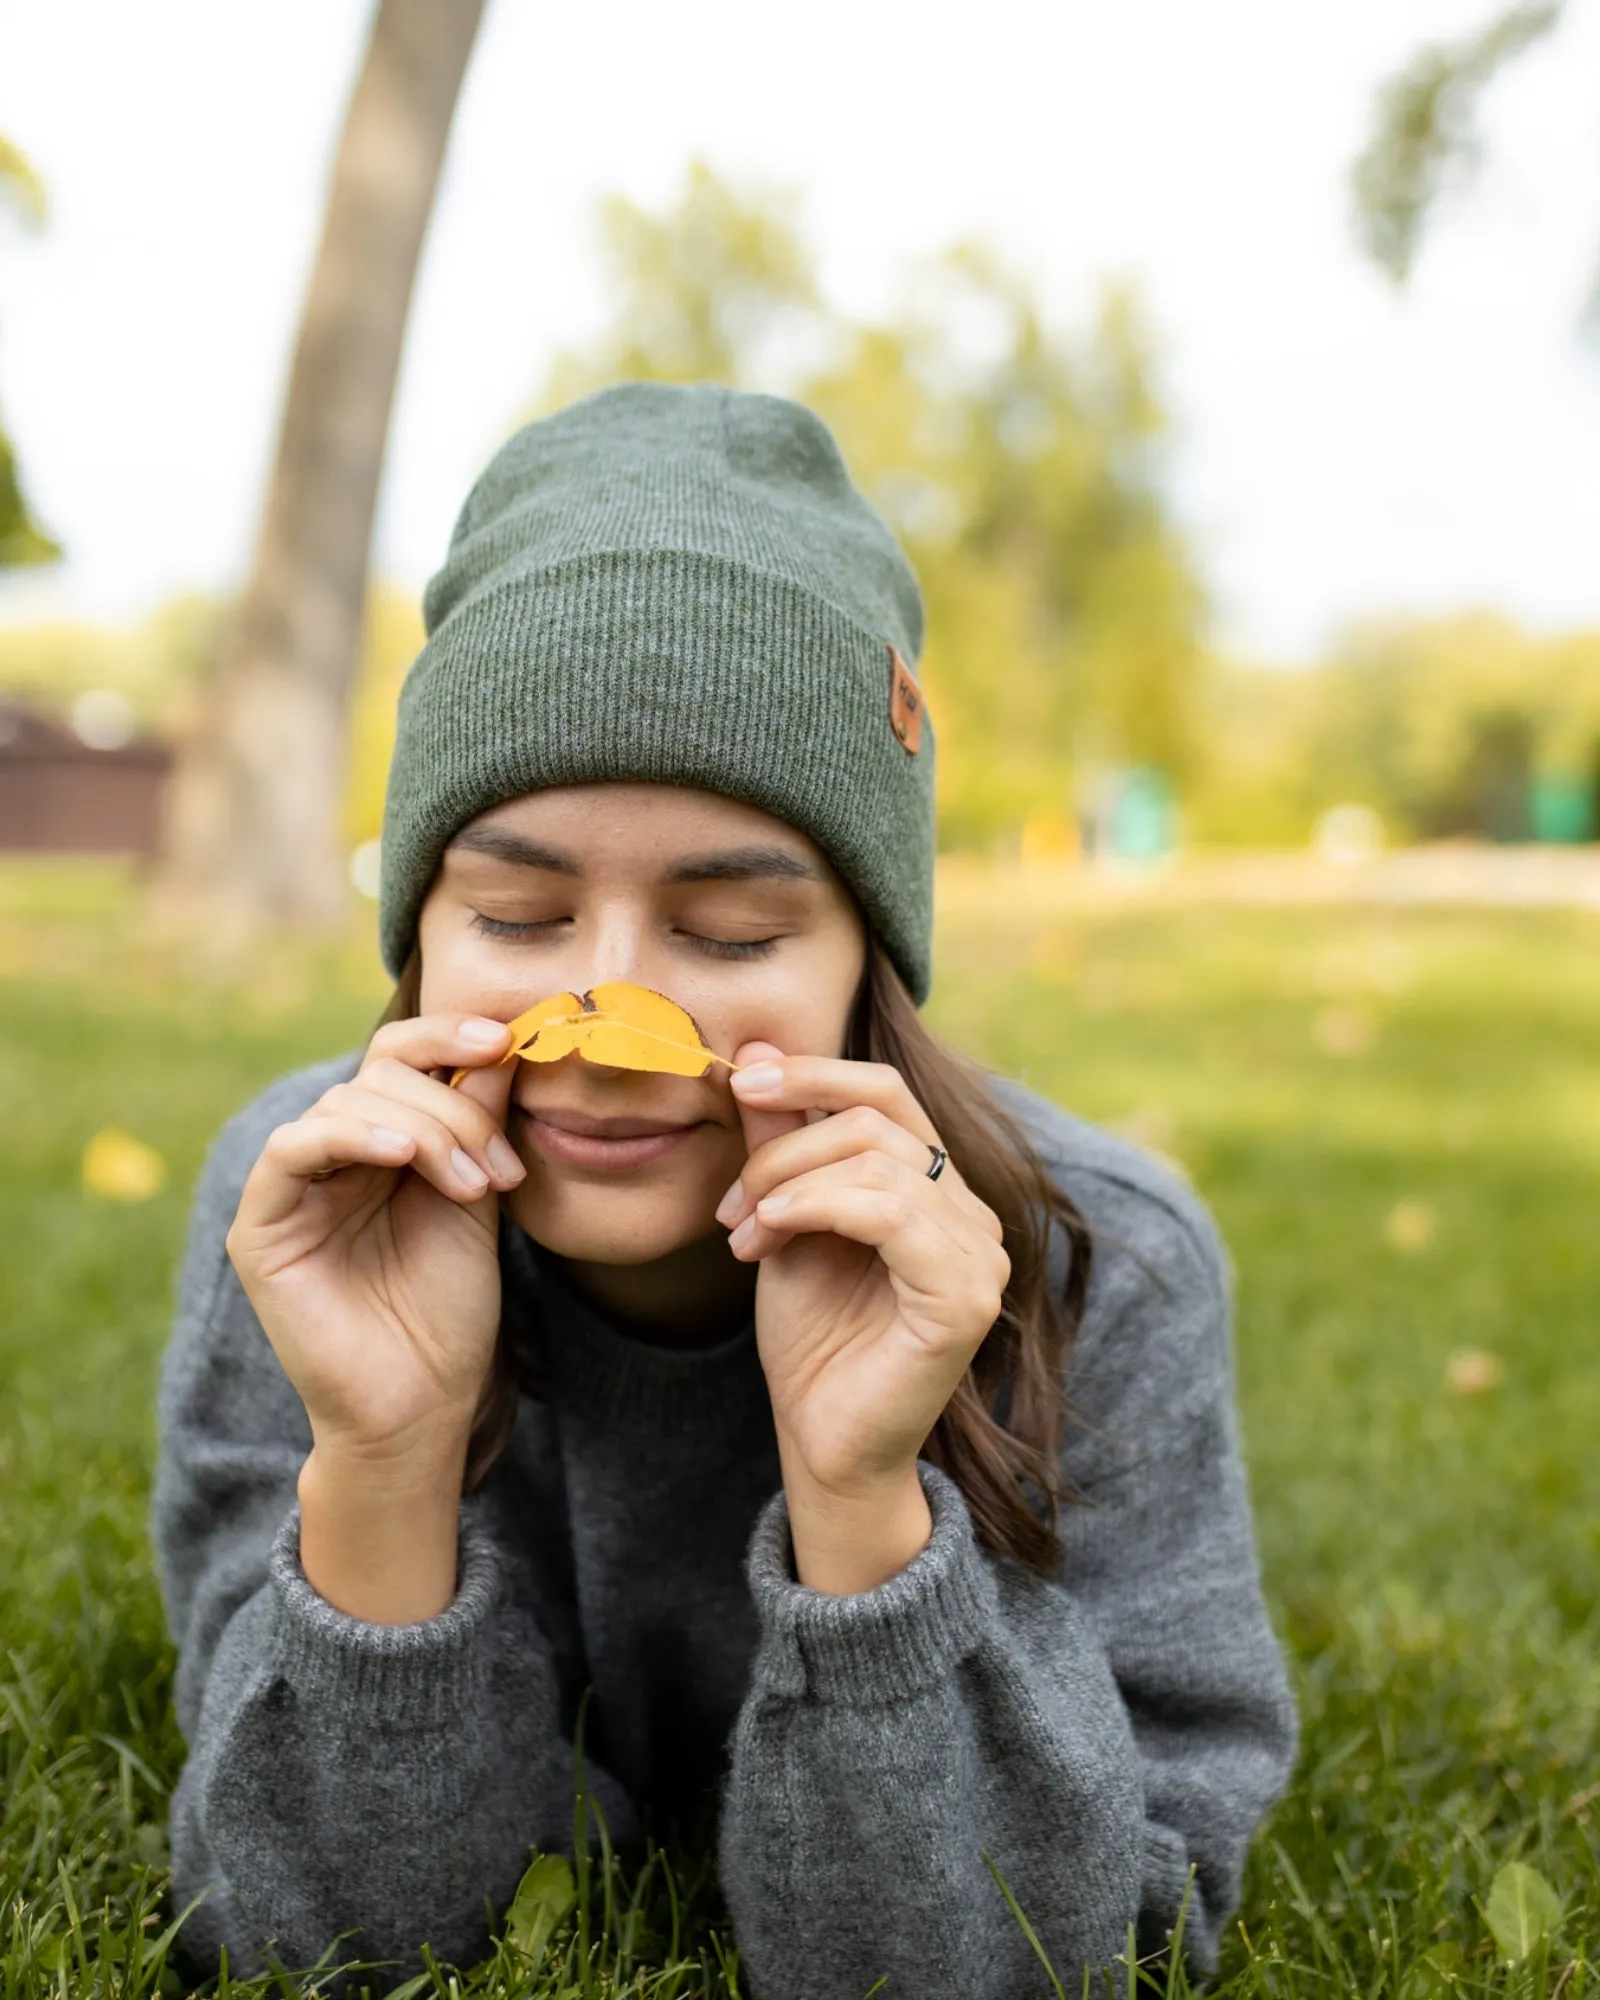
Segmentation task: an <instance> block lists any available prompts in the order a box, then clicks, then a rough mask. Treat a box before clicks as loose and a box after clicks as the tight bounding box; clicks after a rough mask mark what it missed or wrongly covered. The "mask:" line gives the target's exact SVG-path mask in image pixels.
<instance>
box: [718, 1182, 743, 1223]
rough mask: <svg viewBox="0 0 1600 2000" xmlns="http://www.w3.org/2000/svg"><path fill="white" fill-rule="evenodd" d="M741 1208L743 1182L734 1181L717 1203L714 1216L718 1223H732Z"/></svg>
mask: <svg viewBox="0 0 1600 2000" xmlns="http://www.w3.org/2000/svg"><path fill="white" fill-rule="evenodd" d="M743 1207H744V1183H743V1181H735V1182H734V1184H733V1186H732V1187H731V1188H729V1190H728V1192H727V1193H726V1194H725V1195H724V1196H723V1197H722V1199H721V1201H719V1202H718V1203H717V1210H716V1214H717V1220H718V1222H732V1220H733V1218H734V1217H735V1216H736V1215H737V1214H738V1213H739V1211H740V1209H741V1208H743Z"/></svg>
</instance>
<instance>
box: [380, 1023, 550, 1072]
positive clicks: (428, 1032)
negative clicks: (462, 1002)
mask: <svg viewBox="0 0 1600 2000" xmlns="http://www.w3.org/2000/svg"><path fill="white" fill-rule="evenodd" d="M510 1046H511V1036H510V1031H509V1029H508V1027H507V1025H506V1023H505V1022H504V1021H497V1020H495V1019H494V1017H493V1016H492V1015H489V1014H459V1013H454V1012H450V1013H437V1014H413V1015H410V1016H408V1017H407V1018H406V1019H404V1020H401V1021H385V1022H384V1024H383V1026H382V1027H381V1028H378V1029H376V1030H375V1031H374V1032H373V1035H372V1039H371V1040H370V1041H369V1042H368V1043H367V1047H366V1053H365V1055H364V1056H363V1057H362V1062H363V1064H365V1063H369V1062H375V1061H377V1060H378V1059H379V1058H380V1057H385V1056H392V1057H393V1058H394V1059H395V1060H396V1061H398V1062H403V1063H405V1064H406V1065H407V1067H408V1068H410V1069H414V1070H417V1071H419V1072H420V1073H421V1074H422V1075H424V1076H428V1075H431V1074H432V1073H433V1071H435V1070H439V1069H443V1070H448V1071H451V1072H454V1071H455V1070H458V1069H462V1068H466V1069H469V1070H470V1071H471V1072H472V1073H473V1074H476V1073H477V1072H478V1071H479V1070H480V1069H481V1068H482V1067H483V1066H484V1065H485V1064H489V1065H494V1064H498V1063H499V1062H500V1061H501V1059H502V1058H505V1057H508V1056H509V1054H510ZM514 1067H515V1066H514V1064H512V1063H511V1062H510V1061H509V1060H508V1061H506V1063H505V1069H506V1072H507V1074H508V1075H509V1074H511V1073H512V1072H513V1070H514Z"/></svg>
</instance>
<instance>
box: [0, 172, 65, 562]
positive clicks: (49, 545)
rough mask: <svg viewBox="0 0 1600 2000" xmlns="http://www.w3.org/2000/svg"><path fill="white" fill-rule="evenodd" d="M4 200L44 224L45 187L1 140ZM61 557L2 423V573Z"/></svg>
mask: <svg viewBox="0 0 1600 2000" xmlns="http://www.w3.org/2000/svg"><path fill="white" fill-rule="evenodd" d="M0 200H3V201H4V204H5V206H7V207H9V208H10V209H11V210H12V212H13V213H14V214H16V215H17V216H19V217H20V218H21V220H22V221H23V222H24V223H25V224H28V225H30V226H33V227H37V226H38V225H39V224H40V223H42V222H43V221H44V217H45V208H46V201H45V192H44V183H43V182H42V181H41V180H40V178H39V176H38V175H37V174H36V173H35V172H34V170H33V168H32V167H31V166H29V164H28V162H27V160H26V159H25V158H24V157H23V155H22V154H21V153H20V152H18V150H17V148H16V147H15V146H13V145H12V144H11V142H10V141H9V140H8V139H6V138H4V137H3V136H0ZM60 554H61V545H60V543H59V542H57V541H55V540H54V539H53V538H52V537H51V536H49V535H47V534H46V533H45V531H44V529H43V528H41V527H40V526H39V524H38V522H37V521H36V520H35V519H34V518H33V515H32V514H31V513H30V512H29V509H28V503H27V500H26V499H25V497H24V495H23V491H22V477H21V474H20V473H19V472H18V470H17V459H16V453H15V451H14V450H13V448H12V444H11V439H10V437H9V436H8V435H7V432H6V428H5V425H4V424H3V423H0V569H21V568H25V567H28V566H30V565H33V564H36V563H48V562H54V561H56V559H57V558H58V557H59V556H60Z"/></svg>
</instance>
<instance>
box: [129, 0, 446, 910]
mask: <svg viewBox="0 0 1600 2000" xmlns="http://www.w3.org/2000/svg"><path fill="white" fill-rule="evenodd" d="M482 11H483V0H450V4H449V5H448V6H440V5H438V4H437V0H379V3H378V5H377V7H376V10H375V12H374V15H373V20H372V28H371V32H370V36H369V39H368V43H367V49H366V55H365V58H364V60H363V63H362V67H361V72H360V74H359V76H358V77H357V79H356V83H355V88H354V90H353V92H352V95H351V98H350V104H349V109H348V112H347V114H346V118H345V125H344V131H343V134H342V136H341V139H340V142H339V150H338V153H337V156H336V158H335V160H334V166H333V175H332V180H331V183H330V188H329V195H328V205H327V211H326V214H325V216H324V220H323V232H322V242H321V246H320V248H319V250H318V253H317V259H316V264H315V268H314V269H313V272H312V275H311V283H310V287H309V290H308V293H307V296H306V303H305V308H304V313H303V317H302V319H301V323H300V332H299V338H298V342H297V346H296V350H295V356H294V362H293V367H292V370H291V373H290V378H289V387H288V395H287V399H286V402H285V406H284V413H283V419H282V425H281V428H280V431H279V436H278V450H277V458H276V462H275V464H274V467H273V471H272V475H271V479H270V482H269V485H268V490H267V496H266V504H265V507H264V510H263V518H262V525H261V531H260V537H259V541H258V543H257V548H256V554H255V561H254V566H253V568H252V571H251V574H250V578H249V580H248V582H247V584H246V586H245V590H244V592H243V595H242V597H241V599H240V600H239V602H238V604H237V606H236V607H235V609H234V611H233V613H232V615H231V617H230V619H229V621H228V625H227V629H226V633H225V635H224V637H223V640H222V642H221V645H220V647H219V651H218V656H217V659H216V664H215V670H214V672H213V673H212V674H211V676H210V677H209V680H208V682H207V685H206V687H205V690H204V697H203V700H202V702H201V704H200V712H199V714H198V715H197V717H196V718H195V724H194V727H193V729H192V731H191V733H190V736H189V739H188V741H187V742H186V743H185V744H184V745H183V746H182V748H181V754H180V760H179V765H178V769H177V771H176V773H175V776H174V782H173V784H172V787H171V790H170V794H169V811H168V821H167V826H166V830H165V848H164V854H163V859H162V865H161V869H160V871H159V875H158V879H157V882H156V885H155V888H156V896H157V901H158V904H159V905H162V906H164V907H165V908H166V910H167V911H168V912H169V913H170V915H171V916H172V917H173V918H174V919H175V920H177V921H179V922H181V923H184V924H188V923H190V922H192V921H193V920H194V918H196V917H199V918H201V919H202V920H203V921H204V922H205V923H206V924H207V926H208V927H215V926H217V925H219V924H220V925H224V926H229V927H232V926H239V925H245V924H249V923H252V922H255V921H258V920H260V919H262V918H273V919H278V920H285V921H291V922H299V923H311V924H325V925H333V924H336V923H337V922H338V921H339V920H340V919H341V917H342V914H343V910H344V907H345V896H346V888H345V858H344V841H343V831H342V824H341V813H342V805H341V800H342V797H343V791H344V778H345V768H346V761H347V755H348V715H349V709H350V704H351V698H352V690H353V686H354V682H355V678H356V672H357V664H358V653H359V637H360V632H361V617H362V601H363V594H364V591H365V587H366V578H367V561H368V550H369V545H370V542H371V536H372V517H373V509H374V506H375V503H376V498H377V490H378V480H379V474H380V472H381V470H382V465H383V455H384V446H385V441H386V438H387V434H388V427H389V412H390V406H391V404H392V401H393V396H394V385H395V378H396V375H397V373H398V370H399V363H400V353H401V347H402V343H403V340H404V335H405V325H406V317H407V313H408V310H409V306H410V300H411V291H412V285H413V281H414V278H415V275H416V268H417V260H418V257H419V255H420V252H421V247H422V241H423V237H424V235H425V233H426V230H427V225H428V218H429V215H430V213H431V210H432V207H433V198H434V190H435V188H436V186H437V183H438V176H439V169H440V166H441V164H442V161H443V157H444V149H445V145H446V142H447V139H448V137H449V130H450V122H451V118H452V116H453V114H454V110H455V104H456V99H457V95H458V93H459V90H460V86H461V79H462V76H463V74H464V72H465V70H466V65H467V61H468V58H469V56H470V54H471V51H472V45H473V41H474V39H475V36H476V34H477V29H478V23H479V19H480V16H481V14H482Z"/></svg>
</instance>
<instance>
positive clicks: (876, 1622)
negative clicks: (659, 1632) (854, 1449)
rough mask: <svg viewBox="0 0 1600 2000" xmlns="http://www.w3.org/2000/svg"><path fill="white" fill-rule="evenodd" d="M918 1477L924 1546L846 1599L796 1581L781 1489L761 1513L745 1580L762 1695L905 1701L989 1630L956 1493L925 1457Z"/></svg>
mask: <svg viewBox="0 0 1600 2000" xmlns="http://www.w3.org/2000/svg"><path fill="white" fill-rule="evenodd" d="M917 1477H918V1478H919V1479H920V1480H921V1482H922V1491H923V1493H924V1495H925V1496H926V1498H927V1502H928V1510H929V1512H930V1513H931V1514H932V1516H933V1534H932V1537H931V1539H930V1540H929V1542H928V1545H927V1547H926V1548H924V1549H922V1550H920V1551H919V1552H918V1554H916V1555H915V1556H913V1557H912V1559H911V1561H910V1562H909V1563H907V1564H906V1566H905V1568H904V1569H903V1570H900V1571H899V1572H898V1573H897V1574H896V1575H894V1576H891V1577H889V1578H887V1579H886V1580H885V1581H884V1582H883V1583H880V1584H878V1585H877V1586H876V1587H875V1588H874V1589H872V1590H863V1591H860V1592H858V1593H856V1594H855V1595H853V1596H848V1597H835V1596H831V1595H830V1594H829V1593H828V1592H826V1591H821V1590H812V1589H811V1588H810V1587H809V1585H807V1584H803V1583H797V1582H796V1581H795V1576H794V1557H793V1545H792V1543H791V1541H790V1536H789V1503H788V1496H787V1494H786V1493H785V1492H784V1490H783V1489H782V1487H780V1488H779V1489H778V1491H777V1492H776V1493H775V1494H774V1495H773V1496H772V1498H771V1499H770V1500H768V1501H767V1503H766V1505H765V1506H764V1507H763V1508H762V1510H761V1512H760V1514H759V1515H758V1516H757V1518H756V1524H755V1527H754V1529H753V1530H752V1531H751V1536H750V1551H749V1556H748V1559H747V1561H746V1565H745V1574H746V1576H747V1577H748V1579H749V1583H750V1590H751V1594H752V1596H753V1597H754V1599H755V1606H756V1612H757V1615H758V1617H759V1619H760V1621H761V1644H760V1646H759V1648H758V1649H757V1654H756V1659H755V1663H754V1667H753V1670H752V1677H753V1679H754V1680H755V1681H756V1682H757V1683H758V1684H759V1685H760V1686H761V1687H762V1688H764V1689H765V1691H766V1692H767V1693H769V1694H774V1695H783V1696H792V1697H799V1696H804V1695H810V1696H812V1697H813V1698H815V1699H817V1700H820V1701H837V1702H845V1703H872V1702H890V1701H900V1700H905V1699H906V1698H907V1697H909V1696H912V1695H915V1694H917V1693H919V1692H920V1691H921V1690H922V1689H924V1688H927V1687H931V1686H933V1685H934V1684H935V1683H936V1682H938V1681H940V1680H942V1679H943V1678H944V1677H945V1676H946V1675H948V1674H949V1673H950V1671H951V1669H952V1668H953V1667H954V1666H955V1665H956V1664H957V1662H958V1661H960V1660H962V1659H964V1658H965V1657H966V1655H967V1654H968V1653H970V1652H971V1651H972V1650H973V1648H974V1647H975V1646H976V1645H977V1643H978V1640H979V1639H980V1637H981V1636H982V1634H983V1633H984V1631H985V1630H987V1629H988V1628H989V1627H990V1626H991V1625H992V1624H993V1621H994V1619H995V1616H996V1600H995V1586H994V1576H993V1573H992V1572H991V1570H990V1569H989V1566H988V1565H987V1563H986V1562H985V1561H984V1558H983V1554H982V1551H981V1550H980V1549H979V1547H978V1544H977V1540H976V1537H975V1536H974V1534H973V1531H972V1517H971V1515H970V1514H969V1513H968V1511H967V1503H966V1499H965V1497H964V1496H963V1494H962V1492H961V1489H960V1487H958V1486H957V1485H956V1483H955V1481H954V1480H953V1479H950V1478H948V1477H947V1476H946V1475H945V1474H944V1473H942V1472H941V1471H940V1470H939V1469H938V1467H937V1466H934V1465H930V1464H929V1463H928V1461H927V1460H926V1459H918V1460H917Z"/></svg>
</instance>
